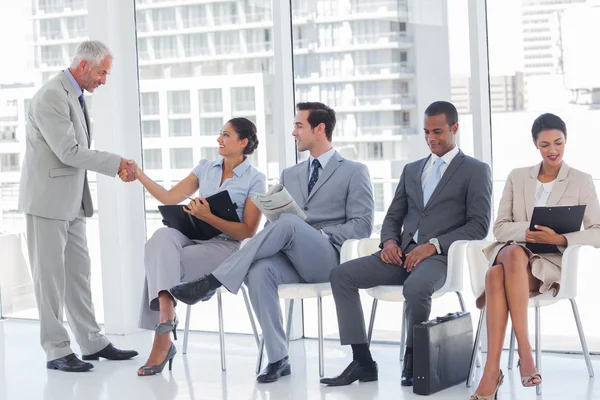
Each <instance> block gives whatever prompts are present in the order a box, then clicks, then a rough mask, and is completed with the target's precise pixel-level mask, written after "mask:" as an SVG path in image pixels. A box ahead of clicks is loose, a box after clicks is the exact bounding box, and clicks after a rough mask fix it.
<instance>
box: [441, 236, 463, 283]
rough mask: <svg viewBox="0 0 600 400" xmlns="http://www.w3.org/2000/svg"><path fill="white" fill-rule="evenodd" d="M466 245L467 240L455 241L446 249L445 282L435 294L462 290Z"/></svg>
mask: <svg viewBox="0 0 600 400" xmlns="http://www.w3.org/2000/svg"><path fill="white" fill-rule="evenodd" d="M467 243H468V240H457V241H455V242H454V243H452V245H451V246H450V249H448V266H447V270H446V282H444V285H443V286H442V287H441V288H440V289H439V290H437V292H440V293H447V292H460V291H461V290H462V289H463V270H464V268H465V264H466V247H467Z"/></svg>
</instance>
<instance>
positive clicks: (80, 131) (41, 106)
mask: <svg viewBox="0 0 600 400" xmlns="http://www.w3.org/2000/svg"><path fill="white" fill-rule="evenodd" d="M88 120H89V118H88ZM26 138H27V140H26V142H25V157H24V159H23V167H22V169H21V185H20V191H19V209H20V210H21V211H23V212H25V213H27V214H32V215H36V216H39V217H44V218H51V219H60V220H66V221H72V220H74V219H75V217H77V214H78V213H79V210H81V207H82V206H83V209H84V212H85V216H86V217H91V216H92V214H93V212H94V208H93V205H92V197H91V195H90V189H89V185H88V181H87V171H88V170H89V171H95V172H99V173H101V174H104V175H108V176H115V175H116V174H117V171H118V169H119V164H120V162H121V157H120V156H118V155H116V154H112V153H107V152H103V151H96V150H91V149H90V148H89V147H90V142H91V132H90V129H89V127H88V126H87V124H86V118H85V115H84V113H83V111H82V110H81V106H80V104H79V99H77V95H76V94H75V88H74V87H73V85H72V84H71V82H70V81H69V78H67V76H66V75H65V74H64V72H62V71H61V72H60V73H59V74H58V75H57V76H56V77H54V78H53V79H51V80H50V81H48V82H47V83H46V84H45V85H44V86H42V87H41V88H40V90H39V91H38V92H37V93H36V94H35V95H34V96H33V98H32V99H31V103H30V105H29V110H28V112H27V134H26Z"/></svg>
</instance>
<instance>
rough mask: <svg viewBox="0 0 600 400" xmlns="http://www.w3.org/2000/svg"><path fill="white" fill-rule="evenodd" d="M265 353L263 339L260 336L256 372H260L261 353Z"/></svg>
mask: <svg viewBox="0 0 600 400" xmlns="http://www.w3.org/2000/svg"><path fill="white" fill-rule="evenodd" d="M264 353H265V340H264V339H263V338H262V337H261V338H260V344H259V345H258V357H257V358H256V374H257V375H258V374H260V369H261V368H262V361H263V355H264Z"/></svg>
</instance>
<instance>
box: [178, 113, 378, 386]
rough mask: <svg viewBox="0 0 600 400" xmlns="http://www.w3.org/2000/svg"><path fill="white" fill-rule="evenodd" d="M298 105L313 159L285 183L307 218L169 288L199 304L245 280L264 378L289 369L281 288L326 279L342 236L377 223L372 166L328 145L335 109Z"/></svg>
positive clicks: (299, 125) (292, 170) (298, 129)
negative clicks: (263, 352) (263, 354)
mask: <svg viewBox="0 0 600 400" xmlns="http://www.w3.org/2000/svg"><path fill="white" fill-rule="evenodd" d="M297 109H298V113H297V114H296V120H295V123H294V125H295V127H294V132H293V133H292V134H293V135H294V137H295V138H296V144H297V147H298V151H306V150H308V151H309V152H310V158H309V160H308V161H304V162H301V163H300V164H297V165H294V166H293V167H289V168H286V169H285V170H284V171H283V172H282V173H281V184H283V185H284V186H285V188H286V189H287V190H288V191H289V193H290V194H291V196H292V197H293V198H294V200H295V201H296V202H297V203H298V205H299V206H300V207H301V208H302V209H303V210H304V211H305V213H306V215H307V216H308V221H307V222H308V223H306V222H304V221H303V220H301V219H300V218H298V217H297V216H295V215H291V214H284V215H282V216H281V217H280V218H279V219H278V220H277V221H275V222H273V223H271V224H267V225H266V226H265V228H264V229H263V230H262V231H261V232H259V233H258V234H257V235H256V236H254V238H252V239H251V240H250V241H248V242H247V243H246V245H245V246H244V247H242V248H241V249H240V250H239V251H237V252H235V253H233V254H232V255H231V256H230V257H229V258H227V259H226V260H225V261H224V262H223V263H222V264H221V265H220V266H219V267H218V268H217V269H216V270H215V271H214V272H213V273H212V274H210V275H207V276H206V277H204V278H201V279H199V280H195V281H191V282H189V283H184V284H181V285H178V286H175V287H173V288H171V294H172V295H173V296H174V297H176V298H177V299H178V300H181V301H182V302H184V303H186V304H194V303H196V302H198V301H199V300H205V299H208V298H210V297H211V296H212V295H213V294H214V293H215V291H216V290H217V289H218V288H219V287H220V286H221V285H223V286H225V287H226V288H227V290H229V291H230V292H233V293H237V291H238V289H239V288H240V286H241V285H242V282H244V280H245V282H246V285H247V286H248V289H249V291H250V299H251V301H252V306H253V308H254V311H255V312H256V316H257V317H258V321H259V323H260V325H261V327H262V332H263V337H264V340H265V345H266V348H267V354H268V356H269V361H270V363H269V365H268V366H267V367H266V368H265V370H264V371H263V372H262V373H261V374H260V375H259V376H258V378H257V380H258V381H259V382H275V381H276V380H278V379H279V377H281V376H284V375H289V374H290V372H291V368H290V364H289V362H288V349H287V345H286V340H285V332H284V330H283V323H282V316H281V309H280V307H279V297H278V294H277V290H278V286H279V285H281V284H284V283H301V282H302V283H304V282H307V283H319V282H327V281H328V280H329V273H330V272H331V270H332V269H333V268H334V267H335V266H337V265H338V264H339V262H340V255H339V249H340V247H341V245H342V244H343V243H344V241H345V240H348V239H358V238H365V237H368V236H369V235H370V234H371V230H372V228H373V194H372V191H371V182H370V178H369V171H368V169H367V167H366V166H365V165H363V164H360V163H357V162H353V161H349V160H346V159H344V158H342V157H341V156H340V155H339V154H338V153H337V152H336V151H335V150H334V149H333V148H332V147H331V137H332V134H333V129H334V128H335V112H334V111H333V110H332V109H331V108H329V107H327V106H326V105H324V104H321V103H299V104H298V105H297Z"/></svg>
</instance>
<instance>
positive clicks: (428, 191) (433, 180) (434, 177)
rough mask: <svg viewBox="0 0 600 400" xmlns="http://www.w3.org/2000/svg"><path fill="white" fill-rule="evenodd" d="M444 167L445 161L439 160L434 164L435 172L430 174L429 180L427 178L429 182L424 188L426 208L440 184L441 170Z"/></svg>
mask: <svg viewBox="0 0 600 400" xmlns="http://www.w3.org/2000/svg"><path fill="white" fill-rule="evenodd" d="M442 165H444V160H442V159H441V158H438V159H437V160H435V163H434V164H433V170H432V171H431V174H429V178H427V182H425V187H424V188H423V205H424V206H426V205H427V202H428V201H429V198H430V197H431V195H432V194H433V191H434V190H435V187H436V186H437V185H438V183H440V179H441V177H442V174H441V168H442Z"/></svg>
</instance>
